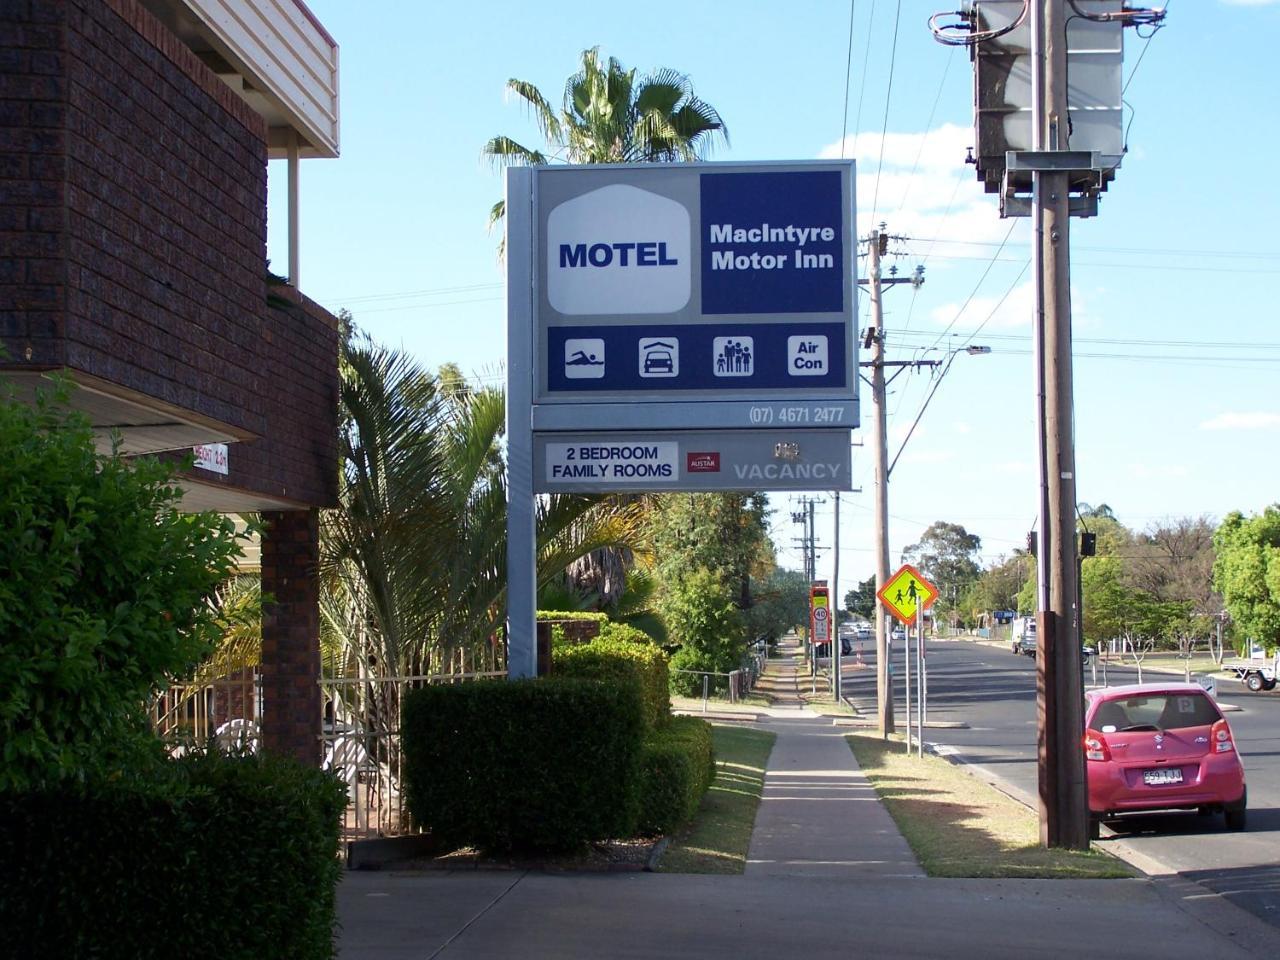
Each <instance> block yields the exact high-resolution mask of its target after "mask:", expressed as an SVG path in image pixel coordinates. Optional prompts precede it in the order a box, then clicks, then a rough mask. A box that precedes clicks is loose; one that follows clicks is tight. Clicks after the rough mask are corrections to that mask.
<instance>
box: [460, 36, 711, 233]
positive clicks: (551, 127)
mask: <svg viewBox="0 0 1280 960" xmlns="http://www.w3.org/2000/svg"><path fill="white" fill-rule="evenodd" d="M507 90H508V91H509V92H510V93H512V94H514V95H515V96H517V97H519V98H520V99H521V100H523V101H524V102H525V104H526V105H527V106H528V108H529V110H530V111H531V112H532V113H533V117H534V120H535V121H536V122H537V124H538V129H539V130H540V131H541V132H542V136H543V137H544V138H545V139H546V141H547V149H546V150H545V151H543V150H534V149H531V148H529V147H526V146H524V145H523V144H520V143H518V142H516V141H515V140H513V139H511V138H510V137H506V136H497V137H494V138H493V139H492V140H490V141H489V142H488V143H486V144H485V145H484V151H483V153H484V155H485V156H486V157H488V158H489V159H490V160H491V161H492V162H493V163H494V164H495V165H497V166H499V167H506V166H511V165H518V166H541V165H543V164H550V163H655V162H668V163H670V162H674V161H689V160H701V159H703V158H704V157H705V156H706V155H707V154H709V153H710V152H711V150H712V148H713V147H714V145H715V143H716V141H717V140H723V142H724V143H725V144H726V145H727V144H728V142H729V131H728V129H727V128H726V127H725V125H724V121H723V120H721V119H720V114H719V113H717V112H716V109H715V108H714V107H713V106H711V104H709V103H707V102H706V101H704V100H700V99H698V97H697V96H695V95H694V92H693V84H692V82H691V81H690V79H689V77H688V75H687V74H683V73H680V72H679V71H676V70H670V69H660V70H657V71H655V72H653V73H650V74H648V75H646V76H644V77H639V78H637V76H636V71H635V70H627V69H626V68H625V67H623V66H622V64H621V63H619V62H618V61H617V60H616V59H614V58H613V57H610V58H609V59H608V61H607V62H604V63H602V62H601V60H600V48H599V47H592V48H591V49H590V50H584V51H583V52H582V69H581V70H579V71H578V72H577V73H575V74H574V75H573V76H571V77H570V78H569V80H568V82H567V83H566V84H565V88H564V102H563V106H562V107H561V109H560V111H559V112H558V113H557V112H556V110H555V109H554V108H553V107H552V106H551V103H550V101H549V100H547V98H546V97H545V96H544V95H543V94H542V91H540V90H539V89H538V88H537V87H535V86H534V85H533V84H532V83H529V82H528V81H527V80H516V79H511V80H508V81H507ZM505 214H506V204H505V202H504V201H502V200H499V201H498V202H497V203H495V204H494V205H493V209H492V210H490V212H489V225H490V227H491V228H492V227H493V226H495V225H496V224H498V223H500V222H501V221H502V219H503V217H504V216H505Z"/></svg>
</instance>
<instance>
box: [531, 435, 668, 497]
mask: <svg viewBox="0 0 1280 960" xmlns="http://www.w3.org/2000/svg"><path fill="white" fill-rule="evenodd" d="M545 456H546V470H547V475H546V480H547V482H548V483H549V484H559V483H564V482H566V481H575V482H580V481H587V482H592V483H598V484H601V485H609V484H616V485H618V486H629V485H633V484H637V483H640V484H644V483H666V484H670V483H671V481H672V480H675V479H677V478H678V477H679V476H680V465H679V456H680V444H678V443H676V442H674V441H669V440H659V441H641V442H627V441H620V440H614V441H599V442H597V441H583V442H577V443H548V444H547V445H546V455H545Z"/></svg>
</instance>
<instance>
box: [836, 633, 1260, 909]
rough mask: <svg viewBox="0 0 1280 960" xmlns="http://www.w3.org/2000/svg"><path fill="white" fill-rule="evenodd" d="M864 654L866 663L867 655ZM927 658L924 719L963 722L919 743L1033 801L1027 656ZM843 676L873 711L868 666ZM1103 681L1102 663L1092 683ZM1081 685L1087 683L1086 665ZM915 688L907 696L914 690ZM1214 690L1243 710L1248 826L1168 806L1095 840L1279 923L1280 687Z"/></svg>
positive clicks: (951, 647)
mask: <svg viewBox="0 0 1280 960" xmlns="http://www.w3.org/2000/svg"><path fill="white" fill-rule="evenodd" d="M868 646H869V647H874V644H870V645H868ZM864 659H865V660H866V662H867V664H868V665H869V666H870V665H873V664H874V652H872V653H871V654H870V655H867V656H865V657H864ZM928 662H929V698H928V703H929V715H928V720H930V721H949V722H958V723H963V724H965V725H966V726H965V728H963V729H947V728H928V727H927V728H926V730H925V740H926V741H927V742H928V743H930V744H934V745H936V748H937V749H938V751H939V752H942V753H949V754H952V755H954V756H955V757H957V758H958V759H960V760H962V761H964V762H965V763H968V764H972V765H974V766H975V767H976V768H977V769H976V772H977V773H979V774H980V775H981V776H983V777H984V778H985V779H987V780H989V781H991V782H994V783H996V785H997V786H999V787H1001V789H1003V790H1005V791H1006V792H1008V793H1010V794H1012V795H1014V796H1016V797H1018V798H1019V799H1022V800H1024V801H1025V802H1027V803H1029V804H1034V803H1035V797H1036V746H1035V744H1036V698H1035V663H1034V661H1033V660H1032V659H1031V658H1029V657H1020V656H1014V655H1013V654H1012V653H1010V652H1009V650H1008V648H1007V647H996V646H990V645H987V644H982V643H974V642H967V641H959V640H944V641H938V642H936V643H933V644H932V645H931V646H930V649H929V654H928ZM895 668H896V672H897V673H898V675H897V676H895V680H896V681H897V683H896V691H895V692H896V697H897V699H896V701H895V702H896V703H897V704H898V713H899V719H898V722H899V724H901V722H902V720H901V711H902V684H901V676H900V672H901V669H902V663H901V659H900V656H895ZM1144 673H1145V679H1146V680H1148V681H1151V680H1154V679H1155V675H1154V674H1152V673H1151V672H1150V671H1149V670H1148V671H1144ZM845 676H846V679H845V687H844V690H845V694H846V696H851V697H852V698H853V700H854V702H855V703H856V704H857V705H858V707H859V709H860V710H861V711H862V712H863V713H864V714H867V715H870V716H874V714H875V671H874V669H861V670H854V671H849V672H848V673H846V675H845ZM1166 676H1167V675H1166ZM1101 679H1102V675H1101V670H1100V669H1099V671H1098V680H1099V682H1100V681H1101ZM1108 679H1109V680H1110V682H1111V684H1112V685H1116V684H1119V683H1133V682H1136V679H1137V678H1136V673H1135V672H1134V671H1133V670H1132V669H1118V668H1116V667H1115V666H1112V667H1111V668H1110V669H1109V670H1108ZM1085 682H1086V683H1087V684H1091V682H1092V676H1091V671H1090V670H1089V669H1086V671H1085ZM912 686H913V688H914V686H915V684H914V682H913V683H912ZM912 693H913V696H914V689H913V691H912ZM1218 696H1219V700H1220V701H1222V702H1223V703H1224V704H1235V705H1238V706H1239V707H1240V708H1241V709H1240V710H1239V711H1238V712H1237V711H1232V712H1230V713H1228V714H1227V717H1228V719H1229V720H1230V722H1231V728H1232V730H1233V731H1234V733H1235V737H1236V743H1237V745H1238V748H1239V750H1240V754H1241V756H1242V758H1243V759H1244V765H1245V778H1246V782H1247V783H1248V786H1249V828H1248V830H1247V831H1245V832H1243V833H1232V832H1228V831H1227V830H1226V829H1225V827H1224V825H1223V823H1222V818H1221V817H1214V818H1202V817H1199V816H1197V815H1196V814H1194V813H1170V814H1160V815H1152V816H1142V817H1136V818H1129V819H1125V820H1122V821H1116V822H1115V824H1114V829H1108V828H1105V827H1104V829H1103V841H1102V842H1103V843H1104V845H1105V844H1107V843H1114V844H1123V845H1124V846H1125V847H1127V848H1128V850H1130V851H1132V852H1133V853H1134V854H1136V855H1137V856H1138V857H1139V858H1147V859H1148V860H1154V861H1155V862H1156V863H1158V864H1162V865H1164V866H1165V867H1167V868H1169V869H1171V870H1173V871H1176V872H1178V873H1180V874H1182V875H1183V876H1185V877H1187V878H1189V879H1192V880H1195V881H1197V882H1199V883H1201V884H1203V885H1205V886H1207V887H1209V888H1210V889H1212V890H1213V891H1215V892H1216V893H1219V894H1221V895H1223V896H1224V897H1225V898H1227V899H1229V900H1231V901H1232V902H1233V903H1236V904H1237V905H1238V906H1241V907H1243V908H1245V909H1246V910H1249V911H1250V912H1251V913H1253V914H1255V915H1257V916H1258V917H1261V918H1262V919H1263V920H1265V921H1267V922H1268V923H1270V924H1273V925H1275V926H1277V927H1280V866H1278V865H1280V690H1277V691H1275V692H1273V693H1256V694H1254V693H1250V692H1249V691H1247V690H1246V689H1245V688H1244V687H1243V686H1242V685H1241V684H1238V683H1235V682H1234V681H1222V680H1220V681H1219V688H1218ZM1139 862H1141V861H1139Z"/></svg>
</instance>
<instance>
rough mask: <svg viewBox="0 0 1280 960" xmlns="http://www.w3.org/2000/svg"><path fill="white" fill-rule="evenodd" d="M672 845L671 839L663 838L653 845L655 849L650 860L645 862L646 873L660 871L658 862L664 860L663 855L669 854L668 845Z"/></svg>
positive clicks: (651, 851) (650, 853)
mask: <svg viewBox="0 0 1280 960" xmlns="http://www.w3.org/2000/svg"><path fill="white" fill-rule="evenodd" d="M670 843H671V838H670V837H663V838H662V839H661V840H659V841H658V842H657V843H655V844H654V845H653V849H652V850H650V851H649V859H648V860H646V861H645V862H644V872H645V873H656V872H657V870H658V861H659V860H661V859H662V855H663V854H664V853H666V852H667V845H668V844H670Z"/></svg>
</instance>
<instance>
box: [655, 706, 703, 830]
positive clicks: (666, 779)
mask: <svg viewBox="0 0 1280 960" xmlns="http://www.w3.org/2000/svg"><path fill="white" fill-rule="evenodd" d="M715 772H716V762H715V754H714V751H713V750H712V746H711V725H710V724H709V723H707V722H706V721H705V720H700V719H698V718H697V717H673V718H672V720H671V723H670V724H668V725H667V726H666V727H665V728H663V729H661V730H655V731H653V732H652V733H650V734H649V736H648V738H647V739H646V740H645V743H644V749H643V751H642V752H641V755H640V776H639V780H638V781H637V791H638V794H639V796H638V801H637V802H638V805H639V815H638V818H637V825H638V829H639V832H640V833H641V834H667V833H671V832H672V831H674V830H675V829H676V828H677V827H679V826H681V825H682V824H684V823H686V822H687V821H688V820H689V819H690V818H692V817H693V815H694V814H695V813H696V812H697V811H698V805H699V804H700V803H701V802H702V797H703V795H704V794H705V793H706V792H707V788H708V787H710V786H711V781H712V779H713V778H714V777H715Z"/></svg>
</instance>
